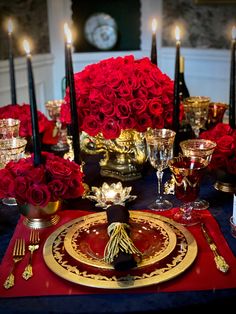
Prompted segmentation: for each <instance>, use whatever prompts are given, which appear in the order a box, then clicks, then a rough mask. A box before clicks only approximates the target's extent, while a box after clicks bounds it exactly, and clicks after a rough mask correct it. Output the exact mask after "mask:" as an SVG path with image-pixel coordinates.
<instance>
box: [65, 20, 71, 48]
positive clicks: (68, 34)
mask: <svg viewBox="0 0 236 314" xmlns="http://www.w3.org/2000/svg"><path fill="white" fill-rule="evenodd" d="M64 32H65V35H66V41H67V44H71V43H72V34H71V30H70V28H69V26H68V24H67V23H65V24H64Z"/></svg>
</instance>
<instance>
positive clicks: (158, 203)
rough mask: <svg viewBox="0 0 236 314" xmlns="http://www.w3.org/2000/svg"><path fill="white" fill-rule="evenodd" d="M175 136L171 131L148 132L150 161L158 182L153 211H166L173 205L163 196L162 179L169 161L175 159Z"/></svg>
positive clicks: (157, 130)
mask: <svg viewBox="0 0 236 314" xmlns="http://www.w3.org/2000/svg"><path fill="white" fill-rule="evenodd" d="M175 134H176V133H175V132H174V131H172V130H169V129H150V130H148V131H147V132H146V143H147V153H148V159H149V162H150V164H151V165H152V166H153V168H155V169H156V175H157V181H158V188H157V193H158V196H157V199H156V200H155V201H154V202H153V203H151V204H150V205H149V208H150V209H153V210H161V211H164V210H167V209H170V208H172V203H171V202H170V201H169V200H167V199H166V198H164V196H163V192H162V190H163V189H162V178H163V173H164V169H166V168H168V161H169V160H170V159H171V158H172V157H173V144H174V139H175Z"/></svg>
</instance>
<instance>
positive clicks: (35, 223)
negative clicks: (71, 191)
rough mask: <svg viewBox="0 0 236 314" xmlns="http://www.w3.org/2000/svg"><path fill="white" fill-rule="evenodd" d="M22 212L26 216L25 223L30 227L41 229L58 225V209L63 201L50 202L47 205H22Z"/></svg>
mask: <svg viewBox="0 0 236 314" xmlns="http://www.w3.org/2000/svg"><path fill="white" fill-rule="evenodd" d="M19 208H20V213H21V214H22V215H23V216H24V217H25V219H24V221H23V222H24V224H25V225H26V226H28V227H29V228H33V229H39V228H46V227H50V226H53V225H56V224H57V223H58V221H59V220H60V217H59V215H58V214H57V213H58V211H59V210H60V209H61V201H55V202H49V203H48V204H47V205H46V206H44V207H43V206H34V205H32V204H24V205H20V206H19Z"/></svg>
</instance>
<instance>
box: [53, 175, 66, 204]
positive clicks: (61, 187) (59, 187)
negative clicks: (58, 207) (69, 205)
mask: <svg viewBox="0 0 236 314" xmlns="http://www.w3.org/2000/svg"><path fill="white" fill-rule="evenodd" d="M67 183H68V182H65V183H64V182H62V181H60V180H52V181H51V182H49V184H48V189H49V191H50V193H51V201H57V200H59V199H61V198H62V197H63V196H64V194H65V192H66V190H67V188H68V186H67Z"/></svg>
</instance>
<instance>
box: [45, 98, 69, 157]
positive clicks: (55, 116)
mask: <svg viewBox="0 0 236 314" xmlns="http://www.w3.org/2000/svg"><path fill="white" fill-rule="evenodd" d="M63 103H64V100H63V99H58V100H49V101H48V102H46V104H45V107H46V109H47V110H48V114H49V117H50V118H51V119H52V120H53V121H54V122H55V123H56V127H55V131H56V134H55V136H56V135H58V141H57V144H55V145H52V146H51V149H52V150H54V151H57V152H60V151H65V150H68V144H67V128H66V127H65V126H64V125H63V124H62V123H61V121H60V112H61V105H62V104H63ZM53 135H54V134H53Z"/></svg>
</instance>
